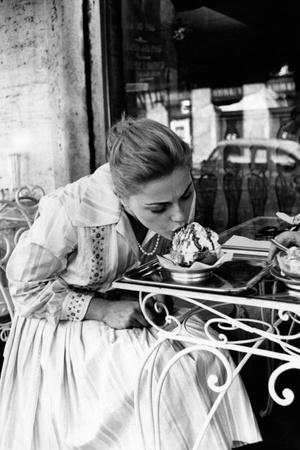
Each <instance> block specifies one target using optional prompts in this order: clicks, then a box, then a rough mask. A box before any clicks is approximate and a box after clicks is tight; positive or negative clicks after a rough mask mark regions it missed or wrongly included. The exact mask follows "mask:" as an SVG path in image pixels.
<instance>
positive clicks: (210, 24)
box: [111, 0, 300, 231]
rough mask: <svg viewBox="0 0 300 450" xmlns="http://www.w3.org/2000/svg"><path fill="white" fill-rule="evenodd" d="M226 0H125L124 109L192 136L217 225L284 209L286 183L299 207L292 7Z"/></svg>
mask: <svg viewBox="0 0 300 450" xmlns="http://www.w3.org/2000/svg"><path fill="white" fill-rule="evenodd" d="M224 3H225V2H221V1H220V2H214V9H210V8H208V7H204V6H202V2H198V1H196V0H195V1H193V2H186V1H183V0H182V1H181V0H173V1H171V0H123V1H122V10H121V23H122V55H120V58H121V59H122V61H123V74H122V78H123V80H124V85H123V90H124V93H125V95H124V98H125V102H124V105H123V106H124V107H123V110H124V111H126V112H127V113H128V114H129V115H132V116H134V117H149V118H152V119H154V120H157V121H159V122H161V123H164V124H166V125H168V126H170V128H171V129H172V130H174V131H175V132H176V133H177V134H178V135H179V136H180V137H181V138H182V139H184V140H185V141H186V142H187V143H188V144H189V145H191V147H192V149H193V176H194V179H195V183H196V184H197V187H198V195H199V196H200V195H201V194H200V187H199V186H202V189H205V188H204V186H206V185H208V184H209V189H210V190H209V192H208V194H207V195H206V197H205V198H206V200H205V201H206V203H205V205H206V206H205V207H206V209H207V208H208V206H207V202H208V201H210V200H209V199H213V201H211V204H210V205H209V208H210V210H209V213H207V214H209V221H210V222H211V221H213V222H214V223H213V225H214V226H215V227H216V228H217V230H218V231H221V230H222V229H225V228H226V227H228V226H231V225H232V224H234V223H238V222H241V221H244V220H247V219H248V218H251V217H253V216H256V215H259V214H264V215H272V216H273V215H275V212H276V211H278V210H279V209H284V208H286V206H285V202H284V200H283V191H284V189H285V187H288V189H289V190H290V191H292V190H294V192H295V193H296V194H295V195H294V196H292V195H290V198H292V197H293V199H292V201H290V203H289V206H288V209H289V211H292V212H294V213H298V212H299V210H300V194H299V191H300V190H299V182H298V180H299V176H300V172H299V158H300V147H299V139H300V107H299V100H298V98H299V95H298V92H297V87H296V86H297V74H298V72H299V69H298V67H297V63H296V59H295V58H294V57H292V56H291V55H292V53H293V49H291V45H292V44H291V42H294V50H295V51H296V47H297V45H298V44H297V39H296V38H297V36H291V34H292V33H293V30H292V28H291V24H292V21H293V20H294V18H293V16H294V13H293V12H292V11H288V8H285V9H284V10H283V11H281V10H280V11H279V10H278V11H277V12H276V11H275V10H274V11H273V10H272V11H270V10H268V9H265V8H266V6H264V5H261V8H262V9H261V11H260V13H261V14H260V15H258V14H257V11H255V7H253V6H252V7H251V5H249V6H245V4H243V5H238V4H237V5H234V6H233V5H232V2H230V3H231V7H229V5H226V4H224ZM237 3H239V2H237ZM266 18H267V19H268V21H269V22H266ZM268 23H270V24H271V23H273V25H274V28H275V31H274V30H273V34H272V36H271V37H270V34H269V32H268V29H267V27H268V26H269V25H266V24H268ZM276 24H278V25H279V24H280V27H279V26H278V27H276ZM270 26H271V25H270ZM290 28H291V29H290ZM280 30H282V31H283V30H284V31H285V32H284V33H283V32H282V31H280ZM276 33H277V34H276ZM291 37H293V38H295V39H294V41H292V40H291ZM298 39H299V38H298ZM286 40H288V42H289V46H287V45H286V44H287V42H286ZM274 42H276V45H274ZM111 71H113V69H111ZM283 144H284V145H283ZM285 144H286V145H285ZM203 175H205V178H203ZM212 175H214V176H212ZM199 180H201V184H199ZM208 180H209V182H208ZM212 180H213V181H212ZM212 186H213V188H212ZM254 188H255V189H254ZM212 189H213V190H212ZM212 192H213V195H212ZM203 194H205V192H204V191H203ZM202 197H203V196H202ZM199 198H200V197H199ZM260 199H262V200H261V204H259V202H260ZM201 201H202V206H203V199H202V200H201V199H200V200H199V202H200V203H201ZM212 203H213V205H212ZM202 209H203V208H202ZM211 209H212V210H211ZM233 210H234V211H235V213H234V215H233V213H232V212H231V211H233ZM200 219H201V220H206V219H205V217H200ZM200 219H199V220H200Z"/></svg>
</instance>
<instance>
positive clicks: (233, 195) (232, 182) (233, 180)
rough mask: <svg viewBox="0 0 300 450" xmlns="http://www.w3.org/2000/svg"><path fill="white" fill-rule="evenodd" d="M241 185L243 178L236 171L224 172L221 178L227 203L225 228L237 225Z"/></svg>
mask: <svg viewBox="0 0 300 450" xmlns="http://www.w3.org/2000/svg"><path fill="white" fill-rule="evenodd" d="M242 184H243V177H242V175H241V174H240V173H239V172H238V171H236V170H228V171H226V173H225V174H224V177H223V191H224V196H225V199H226V203H227V214H228V218H227V228H231V227H233V226H234V225H237V223H238V209H239V204H240V199H241V193H242Z"/></svg>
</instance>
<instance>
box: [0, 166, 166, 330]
mask: <svg viewBox="0 0 300 450" xmlns="http://www.w3.org/2000/svg"><path fill="white" fill-rule="evenodd" d="M154 236H155V233H153V232H150V231H149V232H148V233H147V236H146V237H145V240H144V242H143V246H144V247H145V248H147V246H149V249H152V247H153V245H154V243H153V241H152V239H153V238H154ZM154 241H155V239H154ZM168 244H169V241H167V239H163V238H162V239H161V241H160V246H159V248H158V251H157V253H161V252H162V251H166V247H167V245H168ZM140 262H143V261H142V259H141V258H140V255H139V249H138V246H137V241H136V239H135V236H134V233H133V230H132V227H131V225H130V222H129V220H128V218H127V216H126V214H125V212H124V210H123V209H122V206H121V204H120V202H119V200H118V198H117V197H116V196H115V194H114V193H113V186H112V180H111V175H110V171H109V165H108V164H105V165H103V166H101V167H100V168H99V169H97V170H96V171H95V172H94V173H93V174H92V175H89V176H86V177H83V178H81V179H80V180H78V181H76V182H75V183H72V184H68V185H67V186H66V187H64V188H59V189H57V190H56V191H54V192H53V193H51V194H49V195H46V196H45V197H43V198H42V199H41V201H40V205H39V216H38V218H37V219H36V221H35V222H34V224H33V225H32V227H31V228H30V230H28V231H27V232H25V233H23V235H22V236H21V238H20V240H19V242H18V244H17V246H16V248H15V249H14V251H13V253H12V255H11V257H10V260H9V262H8V265H7V277H8V280H9V288H10V293H11V296H12V299H13V302H14V306H15V313H16V314H18V315H21V316H24V317H29V316H31V317H36V318H47V320H49V321H54V322H55V323H57V322H58V321H59V320H82V319H83V318H84V316H85V313H86V310H87V308H88V305H89V302H90V300H91V299H92V298H93V296H94V293H95V291H98V292H102V293H104V292H107V291H108V290H109V289H111V286H112V282H113V281H114V280H116V279H117V278H118V277H120V276H121V275H122V274H123V273H124V272H125V271H126V270H128V269H130V268H132V267H134V266H135V265H138V264H139V263H140Z"/></svg>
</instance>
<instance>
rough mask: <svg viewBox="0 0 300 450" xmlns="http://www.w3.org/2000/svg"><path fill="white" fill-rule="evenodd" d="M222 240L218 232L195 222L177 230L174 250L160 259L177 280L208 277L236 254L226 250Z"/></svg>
mask: <svg viewBox="0 0 300 450" xmlns="http://www.w3.org/2000/svg"><path fill="white" fill-rule="evenodd" d="M218 239H219V236H218V234H217V233H215V232H214V231H212V230H211V229H210V228H204V227H203V226H202V225H200V224H199V223H197V222H192V223H191V224H189V225H187V226H186V227H184V228H182V229H180V230H179V231H178V232H177V233H175V235H174V237H173V240H172V247H171V251H170V253H169V254H167V255H164V256H163V257H160V256H157V258H158V260H159V263H160V265H161V266H162V267H163V268H164V269H166V270H168V271H169V273H170V276H171V278H173V279H174V280H176V281H181V282H189V281H191V282H193V281H201V280H205V279H207V278H208V277H209V276H210V275H211V274H212V272H213V271H214V270H215V269H216V268H217V267H219V266H220V265H221V264H223V263H224V262H225V261H228V260H230V259H232V255H230V254H228V253H227V254H224V253H223V252H222V248H221V245H220V244H219V242H218Z"/></svg>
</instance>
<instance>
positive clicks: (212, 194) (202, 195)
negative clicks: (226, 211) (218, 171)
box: [194, 172, 218, 228]
mask: <svg viewBox="0 0 300 450" xmlns="http://www.w3.org/2000/svg"><path fill="white" fill-rule="evenodd" d="M194 184H195V190H196V198H197V202H196V220H198V221H199V222H200V223H201V225H203V226H205V227H210V228H214V217H213V214H214V205H215V200H216V195H217V187H218V179H217V176H216V175H215V174H214V173H210V172H205V173H202V174H201V175H200V177H199V178H198V179H196V180H194Z"/></svg>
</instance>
